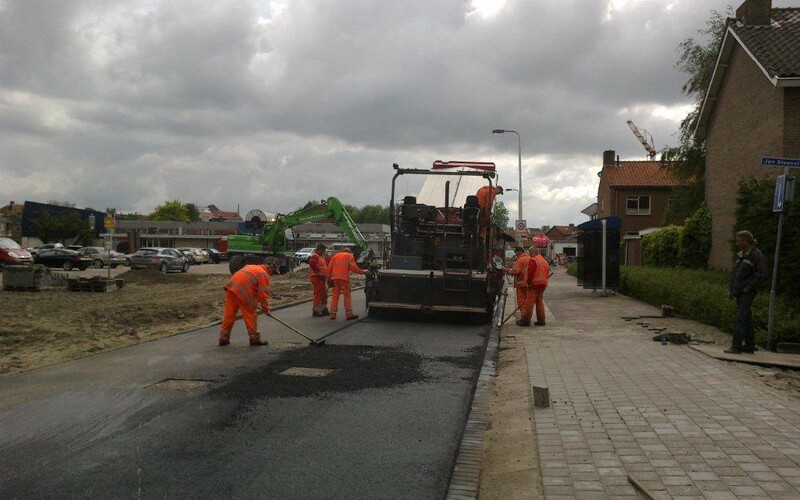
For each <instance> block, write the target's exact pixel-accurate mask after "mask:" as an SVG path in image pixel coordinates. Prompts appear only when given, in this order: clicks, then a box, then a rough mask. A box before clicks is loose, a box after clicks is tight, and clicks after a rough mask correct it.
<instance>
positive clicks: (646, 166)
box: [602, 160, 681, 187]
mask: <svg viewBox="0 0 800 500" xmlns="http://www.w3.org/2000/svg"><path fill="white" fill-rule="evenodd" d="M602 177H605V180H606V182H608V185H609V186H611V187H672V186H679V185H681V183H680V182H679V181H678V180H677V179H676V178H675V177H674V176H673V175H672V174H671V173H670V171H669V168H667V167H665V166H662V164H661V162H660V161H655V160H653V161H621V162H619V166H617V165H605V166H603V173H602Z"/></svg>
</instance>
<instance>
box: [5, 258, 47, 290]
mask: <svg viewBox="0 0 800 500" xmlns="http://www.w3.org/2000/svg"><path fill="white" fill-rule="evenodd" d="M49 274H50V272H49V269H47V268H46V267H45V266H43V265H41V264H35V265H32V266H5V267H4V268H3V290H10V291H16V290H19V291H35V290H40V289H41V287H42V286H43V285H46V284H47V277H48V276H49Z"/></svg>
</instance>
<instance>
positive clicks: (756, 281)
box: [725, 231, 767, 354]
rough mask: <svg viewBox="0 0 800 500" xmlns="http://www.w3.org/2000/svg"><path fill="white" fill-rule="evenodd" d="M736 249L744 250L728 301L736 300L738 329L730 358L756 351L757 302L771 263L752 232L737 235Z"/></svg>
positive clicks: (735, 268)
mask: <svg viewBox="0 0 800 500" xmlns="http://www.w3.org/2000/svg"><path fill="white" fill-rule="evenodd" d="M736 246H737V247H738V248H739V250H741V251H740V252H739V258H737V259H736V263H735V264H734V265H733V278H732V279H731V290H730V294H729V295H728V298H731V299H732V298H736V325H735V326H734V329H733V342H732V343H731V347H730V349H726V350H725V352H727V353H729V354H740V353H743V352H745V353H749V354H752V353H753V352H754V351H755V350H756V344H755V338H754V331H753V311H752V310H751V307H752V305H753V299H755V297H756V291H757V289H758V285H760V284H761V283H763V282H764V280H765V279H766V277H767V259H766V258H765V257H764V254H763V253H761V250H759V249H758V248H756V240H755V239H753V234H752V233H751V232H750V231H739V232H738V233H736Z"/></svg>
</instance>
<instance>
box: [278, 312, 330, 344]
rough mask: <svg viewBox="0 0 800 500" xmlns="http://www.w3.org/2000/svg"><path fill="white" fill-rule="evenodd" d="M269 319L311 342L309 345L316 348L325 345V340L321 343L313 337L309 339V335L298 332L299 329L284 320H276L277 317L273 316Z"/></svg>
mask: <svg viewBox="0 0 800 500" xmlns="http://www.w3.org/2000/svg"><path fill="white" fill-rule="evenodd" d="M269 317H270V318H272V319H274V320H275V321H277V322H278V323H280V324H282V325H283V326H285V327H286V328H288V329H289V330H291V331H293V332H294V333H296V334H298V335H300V336H301V337H303V338H305V339H306V340H310V341H311V342H309V343H308V345H315V346H323V345H325V341H324V340H320V341H317V340H314V339H312V338H311V337H309V336H308V335H306V334H305V333H303V332H301V331H300V330H298V329H297V328H295V327H293V326H292V325H290V324H288V323H286V322H285V321H282V320H280V319H278V318H276V317H275V316H272V315H270V316H269Z"/></svg>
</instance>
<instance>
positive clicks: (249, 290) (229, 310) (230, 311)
mask: <svg viewBox="0 0 800 500" xmlns="http://www.w3.org/2000/svg"><path fill="white" fill-rule="evenodd" d="M274 273H275V265H274V264H271V263H270V264H250V265H247V266H244V267H243V268H241V269H239V270H238V271H236V272H235V273H234V274H233V276H231V279H230V281H228V283H227V284H226V285H225V287H224V288H225V315H224V316H223V318H222V324H221V325H220V332H219V345H221V346H225V345H228V344H230V343H231V329H233V324H234V323H236V313H237V312H238V311H239V310H240V309H241V311H242V318H243V319H244V324H245V326H246V327H247V335H249V336H250V345H257V346H260V345H267V341H266V340H264V341H262V340H261V335H260V334H259V333H258V328H257V326H258V325H257V324H256V314H257V313H256V307H260V308H261V311H262V312H263V313H264V314H266V315H267V316H271V315H272V313H271V312H270V310H269V277H270V275H271V274H274Z"/></svg>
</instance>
